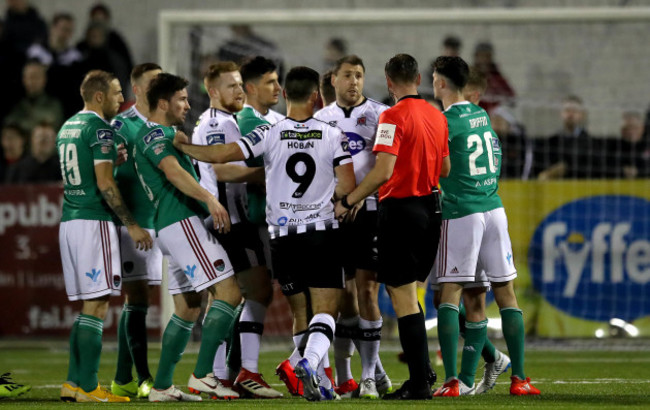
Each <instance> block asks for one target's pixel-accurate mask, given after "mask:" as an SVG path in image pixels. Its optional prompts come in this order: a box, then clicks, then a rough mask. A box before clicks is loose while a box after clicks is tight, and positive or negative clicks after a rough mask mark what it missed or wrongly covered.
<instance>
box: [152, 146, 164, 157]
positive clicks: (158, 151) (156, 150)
mask: <svg viewBox="0 0 650 410" xmlns="http://www.w3.org/2000/svg"><path fill="white" fill-rule="evenodd" d="M164 151H165V144H156V145H154V147H153V153H154V154H156V155H160V154H162V153H163V152H164Z"/></svg>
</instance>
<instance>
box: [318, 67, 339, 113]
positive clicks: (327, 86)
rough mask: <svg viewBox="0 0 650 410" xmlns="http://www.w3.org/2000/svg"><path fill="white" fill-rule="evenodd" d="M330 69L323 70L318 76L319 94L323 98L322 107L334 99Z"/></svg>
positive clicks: (334, 93) (334, 91) (334, 92)
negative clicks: (319, 76) (321, 74)
mask: <svg viewBox="0 0 650 410" xmlns="http://www.w3.org/2000/svg"><path fill="white" fill-rule="evenodd" d="M332 74H333V73H332V70H331V69H330V70H327V71H325V74H323V76H322V77H321V78H320V96H321V98H322V100H323V107H324V106H326V105H330V104H331V103H333V102H334V101H336V90H334V86H333V85H332Z"/></svg>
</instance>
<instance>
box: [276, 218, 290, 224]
mask: <svg viewBox="0 0 650 410" xmlns="http://www.w3.org/2000/svg"><path fill="white" fill-rule="evenodd" d="M288 220H289V218H287V217H286V216H281V217H279V218H278V225H280V226H285V225H286V224H287V221H288Z"/></svg>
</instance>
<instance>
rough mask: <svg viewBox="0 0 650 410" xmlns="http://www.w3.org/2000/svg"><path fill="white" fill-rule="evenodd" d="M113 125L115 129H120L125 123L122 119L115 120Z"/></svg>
mask: <svg viewBox="0 0 650 410" xmlns="http://www.w3.org/2000/svg"><path fill="white" fill-rule="evenodd" d="M111 125H112V126H113V128H115V131H119V130H120V129H121V128H122V126H123V125H124V123H123V122H122V121H120V120H113V123H112V124H111Z"/></svg>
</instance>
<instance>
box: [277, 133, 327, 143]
mask: <svg viewBox="0 0 650 410" xmlns="http://www.w3.org/2000/svg"><path fill="white" fill-rule="evenodd" d="M280 139H281V140H299V141H304V140H320V139H323V131H321V130H313V131H306V132H300V131H290V130H285V131H281V132H280Z"/></svg>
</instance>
